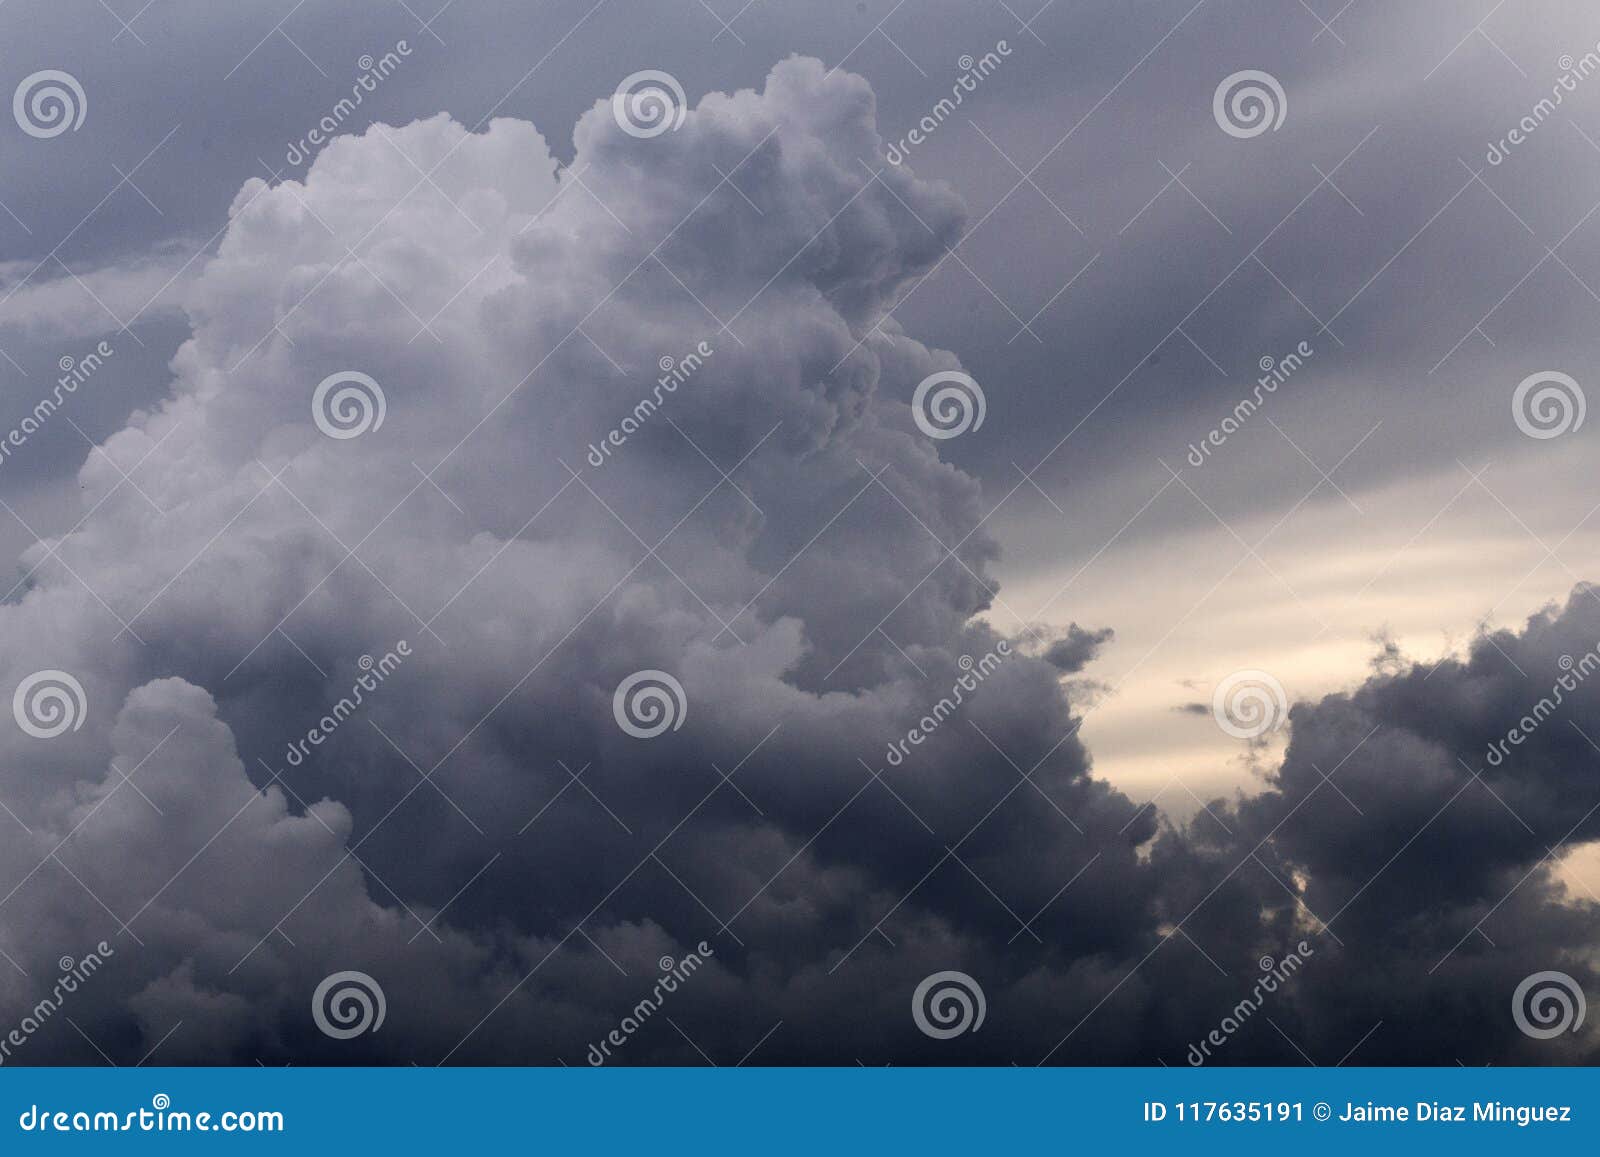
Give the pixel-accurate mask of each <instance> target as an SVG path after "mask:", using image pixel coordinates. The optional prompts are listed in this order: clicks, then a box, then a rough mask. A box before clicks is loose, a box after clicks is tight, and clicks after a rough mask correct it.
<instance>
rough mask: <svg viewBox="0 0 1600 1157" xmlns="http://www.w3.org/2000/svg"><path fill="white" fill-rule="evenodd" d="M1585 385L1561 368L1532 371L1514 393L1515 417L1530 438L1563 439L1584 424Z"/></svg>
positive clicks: (1520, 428)
mask: <svg viewBox="0 0 1600 1157" xmlns="http://www.w3.org/2000/svg"><path fill="white" fill-rule="evenodd" d="M1585 408H1586V407H1585V404H1584V397H1583V387H1582V386H1580V385H1579V384H1578V383H1577V382H1575V381H1574V380H1573V379H1572V378H1571V377H1570V376H1569V375H1567V374H1563V373H1561V372H1560V371H1558V370H1541V371H1540V372H1539V373H1536V374H1529V375H1528V376H1527V377H1525V378H1523V379H1522V381H1521V382H1519V383H1518V384H1517V388H1516V390H1515V392H1513V393H1512V395H1511V419H1512V421H1514V422H1516V424H1517V429H1519V430H1521V431H1522V432H1523V433H1524V434H1526V435H1527V436H1528V437H1530V438H1539V439H1541V440H1542V439H1545V438H1559V437H1561V435H1563V434H1570V433H1573V432H1574V431H1576V430H1578V429H1579V428H1580V427H1582V425H1583V416H1584V411H1585Z"/></svg>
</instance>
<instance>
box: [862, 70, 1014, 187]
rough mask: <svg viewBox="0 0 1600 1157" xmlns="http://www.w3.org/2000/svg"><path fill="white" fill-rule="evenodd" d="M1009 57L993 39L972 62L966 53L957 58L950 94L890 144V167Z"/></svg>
mask: <svg viewBox="0 0 1600 1157" xmlns="http://www.w3.org/2000/svg"><path fill="white" fill-rule="evenodd" d="M1010 55H1011V45H1009V44H1007V43H1006V42H1005V41H1004V40H997V41H995V42H994V48H993V50H992V51H989V52H985V53H984V54H983V55H982V56H980V57H978V58H977V59H976V60H974V59H973V58H972V56H971V54H970V53H969V54H966V55H963V56H961V57H960V58H958V59H957V60H956V66H957V67H958V68H960V69H961V75H960V76H958V77H956V82H955V83H954V84H953V85H951V86H950V95H949V96H946V97H941V98H940V99H939V102H938V103H937V104H935V105H934V106H933V108H932V109H930V110H929V112H928V114H927V115H926V116H924V117H923V118H922V119H921V120H919V121H918V122H917V123H916V124H915V125H914V126H912V128H911V131H910V132H908V133H906V135H905V136H903V137H901V138H900V139H899V140H898V141H891V142H890V143H889V148H888V151H887V152H886V153H885V154H884V159H885V160H887V161H888V162H889V163H890V164H891V165H903V164H905V163H906V158H907V157H909V156H910V155H911V150H912V149H913V148H915V147H916V146H917V145H920V144H923V143H924V142H926V141H927V139H928V138H929V137H931V136H932V135H933V134H934V133H935V132H937V131H938V130H939V126H940V125H942V124H944V122H945V121H946V120H948V119H949V118H950V116H951V115H952V114H953V113H954V112H955V111H956V109H957V108H958V107H959V106H960V105H961V103H962V101H964V100H965V99H966V98H967V97H968V96H969V95H970V94H972V93H975V92H977V91H978V85H979V84H980V83H981V82H982V81H984V80H987V79H988V78H989V77H990V76H991V75H992V74H993V73H994V71H995V70H996V69H997V68H999V67H1000V64H1001V62H1002V61H1003V60H1004V59H1005V58H1006V57H1008V56H1010Z"/></svg>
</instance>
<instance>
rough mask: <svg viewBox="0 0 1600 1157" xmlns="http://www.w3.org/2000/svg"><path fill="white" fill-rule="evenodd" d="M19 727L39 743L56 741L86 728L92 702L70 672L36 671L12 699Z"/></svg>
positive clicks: (14, 714)
mask: <svg viewBox="0 0 1600 1157" xmlns="http://www.w3.org/2000/svg"><path fill="white" fill-rule="evenodd" d="M11 714H12V715H13V716H14V717H15V718H16V721H17V726H18V727H20V728H22V730H23V731H24V732H26V733H27V734H28V735H31V736H33V737H34V738H35V739H54V738H56V736H58V735H65V734H66V733H67V732H68V731H76V730H78V728H80V727H82V726H83V721H84V719H85V718H87V716H88V714H89V698H88V696H87V695H85V694H84V691H83V684H82V683H80V682H78V680H77V679H76V678H75V677H74V676H72V675H71V674H69V673H68V672H66V671H58V670H56V669H54V668H50V669H49V670H45V671H35V672H34V673H33V674H32V675H29V676H28V677H27V678H26V679H24V680H23V681H22V682H21V683H19V684H17V689H16V692H15V693H14V694H13V695H12V696H11Z"/></svg>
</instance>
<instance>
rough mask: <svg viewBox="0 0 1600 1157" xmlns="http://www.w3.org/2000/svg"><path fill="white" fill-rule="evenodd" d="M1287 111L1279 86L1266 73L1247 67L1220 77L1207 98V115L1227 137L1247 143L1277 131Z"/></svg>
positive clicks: (1276, 80) (1287, 107)
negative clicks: (1211, 117)
mask: <svg viewBox="0 0 1600 1157" xmlns="http://www.w3.org/2000/svg"><path fill="white" fill-rule="evenodd" d="M1288 112H1289V98H1288V97H1286V96H1285V95H1284V93H1283V85H1281V84H1279V83H1278V78H1277V77H1275V76H1273V75H1272V74H1271V73H1270V72H1262V71H1261V70H1260V69H1257V68H1247V69H1244V70H1243V71H1242V72H1236V73H1234V74H1233V75H1232V76H1228V77H1224V78H1223V81H1222V83H1221V84H1219V85H1217V91H1216V92H1215V93H1214V94H1213V95H1212V97H1211V115H1212V116H1214V117H1216V119H1217V127H1218V128H1219V129H1221V130H1222V131H1223V132H1225V133H1227V134H1228V135H1229V136H1230V137H1238V138H1239V139H1240V140H1242V141H1244V140H1249V139H1250V138H1251V137H1259V136H1260V135H1261V134H1262V133H1264V132H1266V131H1267V130H1268V129H1271V130H1272V131H1273V132H1277V131H1278V126H1279V125H1281V124H1283V118H1284V117H1285V116H1286V115H1288Z"/></svg>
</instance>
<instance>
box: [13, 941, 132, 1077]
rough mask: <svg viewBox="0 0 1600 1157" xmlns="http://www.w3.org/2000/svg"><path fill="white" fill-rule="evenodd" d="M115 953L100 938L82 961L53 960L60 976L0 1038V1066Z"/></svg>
mask: <svg viewBox="0 0 1600 1157" xmlns="http://www.w3.org/2000/svg"><path fill="white" fill-rule="evenodd" d="M115 955H116V950H115V949H114V948H112V947H111V945H109V944H107V943H106V942H105V941H104V940H102V941H100V943H98V944H96V945H95V946H94V951H93V952H90V953H89V954H88V955H87V956H85V957H84V958H83V959H82V960H73V959H72V957H70V956H63V957H62V958H61V959H60V960H59V961H57V962H56V964H57V967H59V968H60V969H61V975H60V976H59V977H58V978H57V979H56V983H55V987H54V988H53V989H51V990H50V995H49V996H46V997H45V998H44V999H43V1000H41V1001H39V1003H38V1004H35V1005H34V1006H33V1007H32V1008H31V1009H29V1010H28V1011H27V1012H26V1013H24V1014H23V1017H22V1019H21V1020H20V1021H19V1022H17V1026H16V1027H15V1028H13V1029H12V1030H11V1031H10V1032H8V1033H6V1035H5V1036H4V1037H3V1038H0V1065H3V1064H5V1063H6V1062H7V1061H8V1060H10V1059H11V1054H12V1052H13V1051H14V1050H16V1049H20V1048H21V1047H22V1046H23V1045H25V1044H27V1043H28V1038H29V1037H31V1036H33V1034H34V1033H36V1032H38V1031H39V1030H40V1029H41V1028H42V1027H44V1025H45V1023H46V1022H47V1021H49V1019H50V1018H51V1017H53V1016H55V1014H56V1013H57V1012H58V1011H59V1010H60V1008H61V1006H62V1004H63V1003H65V1001H66V999H67V997H69V996H71V995H72V994H73V993H75V992H77V991H78V986H79V985H81V984H84V983H85V982H86V981H88V979H89V978H90V977H91V976H93V975H94V974H95V973H96V972H99V971H100V967H101V965H103V964H105V962H106V959H107V958H108V957H111V956H115Z"/></svg>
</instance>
